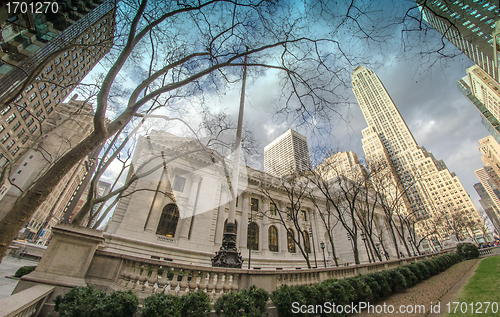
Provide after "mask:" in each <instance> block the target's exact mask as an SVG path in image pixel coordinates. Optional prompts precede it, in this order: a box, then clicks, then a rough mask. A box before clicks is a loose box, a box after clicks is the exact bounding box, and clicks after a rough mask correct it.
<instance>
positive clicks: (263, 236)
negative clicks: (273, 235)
mask: <svg viewBox="0 0 500 317" xmlns="http://www.w3.org/2000/svg"><path fill="white" fill-rule="evenodd" d="M269 203H270V200H269V198H267V197H263V198H262V212H263V213H264V216H263V217H262V226H261V227H260V230H261V232H260V234H259V248H260V249H261V250H269V217H268V216H269Z"/></svg>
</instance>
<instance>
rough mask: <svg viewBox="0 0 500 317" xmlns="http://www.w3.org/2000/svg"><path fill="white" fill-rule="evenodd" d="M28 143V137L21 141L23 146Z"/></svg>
mask: <svg viewBox="0 0 500 317" xmlns="http://www.w3.org/2000/svg"><path fill="white" fill-rule="evenodd" d="M26 141H28V136H25V137H24V138H23V140H22V141H21V144H24V143H26Z"/></svg>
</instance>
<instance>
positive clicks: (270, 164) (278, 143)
mask: <svg viewBox="0 0 500 317" xmlns="http://www.w3.org/2000/svg"><path fill="white" fill-rule="evenodd" d="M310 170H311V160H310V159H309V149H308V147H307V138H306V137H305V136H303V135H302V134H300V133H298V132H296V131H294V130H292V129H289V130H288V131H286V132H285V133H283V134H282V135H280V136H279V137H278V138H276V139H275V140H274V141H273V142H271V143H269V144H268V145H267V146H266V147H264V172H266V173H268V174H270V175H273V176H277V177H281V176H283V175H287V174H292V173H300V172H303V171H310Z"/></svg>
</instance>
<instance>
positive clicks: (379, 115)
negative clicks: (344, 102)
mask: <svg viewBox="0 0 500 317" xmlns="http://www.w3.org/2000/svg"><path fill="white" fill-rule="evenodd" d="M351 77H352V86H353V91H354V95H355V96H356V99H357V100H358V103H359V105H360V107H361V111H362V112H363V115H364V117H365V119H366V122H367V124H368V128H366V129H364V130H363V131H362V133H363V140H362V142H363V150H364V152H365V155H366V160H367V162H374V161H378V162H381V163H382V164H385V165H386V166H388V167H389V168H390V169H391V170H392V171H393V181H392V182H393V184H391V186H392V187H398V188H400V189H401V191H403V192H405V193H406V209H407V212H408V213H410V214H412V215H414V216H415V219H416V220H418V221H420V224H419V228H418V231H419V233H420V235H421V236H424V235H427V234H429V230H434V228H436V224H438V223H443V226H437V227H438V232H437V234H438V235H439V238H444V237H447V236H449V235H450V230H449V228H448V229H447V228H446V223H447V221H446V219H447V217H449V216H451V215H453V214H461V215H465V216H466V217H467V218H470V219H474V220H475V221H482V218H481V216H480V215H479V214H478V212H477V210H476V208H475V207H474V205H473V204H472V201H471V199H470V197H469V195H468V194H467V192H466V191H465V189H464V188H463V186H462V184H461V183H460V180H459V179H458V177H457V176H456V174H455V173H450V171H449V170H448V168H447V167H446V165H445V163H444V162H443V161H442V160H437V159H436V158H434V156H433V154H432V153H431V152H429V151H427V150H426V149H425V148H424V147H420V146H418V144H417V142H416V140H415V138H414V137H413V135H412V133H411V131H410V129H409V128H408V126H407V125H406V123H405V121H404V119H403V118H402V116H401V114H400V113H399V111H398V109H397V107H396V105H395V104H394V102H393V101H392V99H391V97H390V95H389V93H388V92H387V90H386V89H385V87H384V85H383V84H382V82H381V81H380V79H379V78H378V77H377V75H376V74H375V73H373V72H372V71H371V70H369V69H367V68H366V67H364V66H358V67H356V68H355V69H354V72H353V74H352V75H351Z"/></svg>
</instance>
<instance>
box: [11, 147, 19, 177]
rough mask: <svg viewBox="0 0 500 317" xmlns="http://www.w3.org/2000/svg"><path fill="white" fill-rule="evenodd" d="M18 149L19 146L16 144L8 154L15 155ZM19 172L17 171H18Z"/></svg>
mask: <svg viewBox="0 0 500 317" xmlns="http://www.w3.org/2000/svg"><path fill="white" fill-rule="evenodd" d="M18 151H19V146H16V147H15V148H14V150H12V152H10V154H12V156H14V155H16V153H17V152H18ZM18 174H19V173H18Z"/></svg>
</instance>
